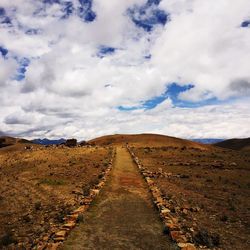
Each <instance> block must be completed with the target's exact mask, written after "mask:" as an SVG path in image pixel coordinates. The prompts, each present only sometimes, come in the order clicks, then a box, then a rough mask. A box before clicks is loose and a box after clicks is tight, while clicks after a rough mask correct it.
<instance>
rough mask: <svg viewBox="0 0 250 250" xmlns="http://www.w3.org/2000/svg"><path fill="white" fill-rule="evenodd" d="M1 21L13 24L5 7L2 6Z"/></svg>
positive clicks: (0, 9)
mask: <svg viewBox="0 0 250 250" xmlns="http://www.w3.org/2000/svg"><path fill="white" fill-rule="evenodd" d="M0 23H2V24H11V19H10V18H9V17H8V16H7V15H6V11H5V9H4V8H2V7H0Z"/></svg>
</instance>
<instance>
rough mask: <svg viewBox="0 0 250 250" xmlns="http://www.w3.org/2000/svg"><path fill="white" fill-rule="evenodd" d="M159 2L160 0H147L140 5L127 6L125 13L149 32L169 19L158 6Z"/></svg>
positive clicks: (138, 25)
mask: <svg viewBox="0 0 250 250" xmlns="http://www.w3.org/2000/svg"><path fill="white" fill-rule="evenodd" d="M159 3H160V0H148V1H147V3H146V4H144V5H142V6H138V5H134V6H133V7H132V8H129V9H128V11H127V13H128V15H129V16H130V17H131V19H132V21H133V22H134V24H135V25H136V26H137V27H139V28H142V29H144V30H145V31H147V32H150V31H152V30H153V28H154V26H156V25H162V26H164V25H165V24H166V23H167V21H168V19H169V15H168V14H167V13H165V11H163V10H160V9H159V8H158V5H159Z"/></svg>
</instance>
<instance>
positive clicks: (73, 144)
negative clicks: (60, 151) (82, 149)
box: [65, 139, 77, 147]
mask: <svg viewBox="0 0 250 250" xmlns="http://www.w3.org/2000/svg"><path fill="white" fill-rule="evenodd" d="M65 145H66V146H67V147H76V146H77V140H76V139H68V140H66V142H65Z"/></svg>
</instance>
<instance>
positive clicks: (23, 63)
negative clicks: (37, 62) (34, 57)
mask: <svg viewBox="0 0 250 250" xmlns="http://www.w3.org/2000/svg"><path fill="white" fill-rule="evenodd" d="M17 62H18V64H19V68H18V70H17V73H16V75H15V77H14V79H15V80H17V81H21V80H23V79H24V78H25V72H26V70H27V67H28V66H29V64H30V60H29V59H28V58H26V57H23V58H21V59H17Z"/></svg>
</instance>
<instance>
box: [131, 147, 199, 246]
mask: <svg viewBox="0 0 250 250" xmlns="http://www.w3.org/2000/svg"><path fill="white" fill-rule="evenodd" d="M127 150H128V152H129V153H130V155H131V157H132V159H133V161H134V163H135V164H136V165H137V167H138V169H139V171H140V173H141V174H142V176H143V177H144V179H145V181H146V182H147V184H148V187H149V190H150V192H151V194H152V197H153V202H154V204H155V206H156V207H157V209H158V211H159V213H160V217H161V219H162V221H163V223H164V225H165V227H166V232H167V233H168V234H169V236H170V238H171V239H172V240H173V241H174V242H176V243H177V245H178V247H179V248H180V249H181V250H196V249H197V248H196V247H195V245H194V244H193V243H191V241H192V239H187V237H186V235H185V233H184V232H183V231H182V230H181V227H180V225H179V224H178V218H177V217H175V216H173V215H172V214H171V212H170V210H169V207H170V204H169V203H168V201H167V200H165V199H163V198H162V197H163V195H162V193H161V191H160V189H159V188H158V187H157V186H156V184H155V182H154V180H153V179H152V178H151V177H150V174H149V173H148V172H147V171H146V170H145V168H143V166H142V164H141V163H140V161H139V158H138V157H137V156H135V154H134V152H132V150H131V148H130V147H129V146H128V145H127Z"/></svg>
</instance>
